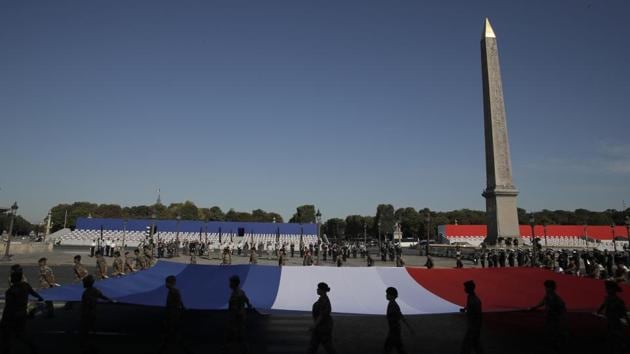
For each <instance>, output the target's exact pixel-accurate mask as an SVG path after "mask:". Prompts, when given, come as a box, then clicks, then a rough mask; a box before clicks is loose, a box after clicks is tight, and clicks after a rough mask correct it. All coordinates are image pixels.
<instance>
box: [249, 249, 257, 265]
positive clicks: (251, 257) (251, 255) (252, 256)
mask: <svg viewBox="0 0 630 354" xmlns="http://www.w3.org/2000/svg"><path fill="white" fill-rule="evenodd" d="M249 264H258V252H256V246H252V249H251V251H250V253H249Z"/></svg>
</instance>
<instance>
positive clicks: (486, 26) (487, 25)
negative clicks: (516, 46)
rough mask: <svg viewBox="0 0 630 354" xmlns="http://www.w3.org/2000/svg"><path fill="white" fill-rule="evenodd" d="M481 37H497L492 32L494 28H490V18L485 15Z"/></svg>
mask: <svg viewBox="0 0 630 354" xmlns="http://www.w3.org/2000/svg"><path fill="white" fill-rule="evenodd" d="M482 37H484V38H497V36H496V35H495V34H494V30H492V26H491V25H490V20H489V19H488V18H487V17H486V22H485V24H484V26H483V33H482Z"/></svg>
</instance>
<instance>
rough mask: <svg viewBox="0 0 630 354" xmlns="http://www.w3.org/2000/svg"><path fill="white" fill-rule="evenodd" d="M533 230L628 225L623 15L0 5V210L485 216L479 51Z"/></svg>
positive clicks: (575, 2)
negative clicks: (493, 45) (560, 224)
mask: <svg viewBox="0 0 630 354" xmlns="http://www.w3.org/2000/svg"><path fill="white" fill-rule="evenodd" d="M486 16H488V17H490V19H491V22H492V25H493V27H494V30H495V32H496V34H497V37H498V38H497V39H498V43H499V50H500V59H501V65H502V75H503V87H504V94H505V99H506V110H507V117H508V129H509V136H510V144H511V154H512V165H513V173H514V182H515V184H516V186H517V188H519V190H520V195H519V197H518V205H519V207H522V208H526V209H528V210H540V209H543V208H548V209H575V208H587V209H592V210H603V209H607V208H616V209H620V208H621V207H622V200H624V199H625V200H626V202H627V203H628V204H630V183H628V181H629V180H630V119H629V118H630V117H628V112H630V99H628V97H630V67H629V66H628V65H627V63H629V62H630V46H629V45H628V38H630V21H628V18H630V3H629V2H628V1H624V0H609V1H608V0H607V1H580V0H572V1H568V0H565V1H543V0H540V1H532V0H529V1H464V0H462V1H372V0H356V1H342V0H334V1H296V0H290V1H289V0H287V1H273V0H268V1H258V0H256V1H254V0H252V1H238V0H224V1H155V0H152V1H123V0H120V1H101V2H92V1H90V2H86V1H33V2H25V1H4V0H3V1H0V43H1V44H2V45H1V47H0V53H1V54H0V119H1V127H2V128H1V129H0V131H1V137H0V142H1V143H2V151H3V153H2V154H1V155H0V156H1V157H0V166H2V167H1V169H0V188H1V189H0V204H3V205H10V203H12V202H13V201H14V200H17V201H18V204H19V205H20V213H21V214H22V215H23V216H25V217H26V218H28V219H29V220H31V221H33V222H38V221H39V220H41V218H43V217H44V215H45V214H46V212H47V210H48V209H49V208H50V207H52V206H53V205H55V204H57V203H61V202H72V201H79V200H86V201H92V202H96V203H117V204H121V205H136V204H149V203H152V202H154V201H155V197H156V195H155V192H156V189H157V188H158V187H159V188H161V191H162V199H163V201H164V202H165V203H167V204H168V203H170V202H176V201H183V200H192V201H194V202H195V203H196V204H197V205H198V206H212V205H219V206H221V207H222V208H223V209H224V210H227V209H229V208H235V209H237V210H252V209H254V208H262V209H265V210H272V211H276V212H280V213H281V214H282V215H284V216H285V217H289V216H290V215H291V214H292V213H293V212H294V209H295V207H296V206H297V205H301V204H304V203H314V204H315V205H316V206H317V207H319V208H320V209H321V210H322V213H323V214H324V218H330V217H343V216H346V215H348V214H374V212H375V208H376V205H377V204H379V203H392V204H394V205H395V206H396V207H405V206H413V207H416V208H423V207H429V208H431V209H436V210H452V209H459V208H474V209H483V208H484V207H485V203H484V199H483V198H482V197H481V191H482V190H483V188H484V187H485V175H484V173H485V172H484V171H485V170H484V138H483V107H482V96H481V95H482V89H481V69H480V52H479V40H480V34H481V30H482V25H483V20H484V18H485V17H486Z"/></svg>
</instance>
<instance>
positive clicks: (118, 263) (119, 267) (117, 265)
mask: <svg viewBox="0 0 630 354" xmlns="http://www.w3.org/2000/svg"><path fill="white" fill-rule="evenodd" d="M124 268H125V266H124V264H123V260H122V259H121V258H120V252H119V251H116V252H114V263H113V264H112V276H114V277H119V276H121V275H125V269H124Z"/></svg>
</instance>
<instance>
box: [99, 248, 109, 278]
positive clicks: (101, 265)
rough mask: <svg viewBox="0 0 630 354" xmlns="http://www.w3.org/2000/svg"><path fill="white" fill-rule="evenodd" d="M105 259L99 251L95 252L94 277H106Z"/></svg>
mask: <svg viewBox="0 0 630 354" xmlns="http://www.w3.org/2000/svg"><path fill="white" fill-rule="evenodd" d="M107 278H109V277H108V276H107V261H106V260H105V257H103V253H102V252H101V251H98V252H96V279H97V280H101V279H107Z"/></svg>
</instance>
